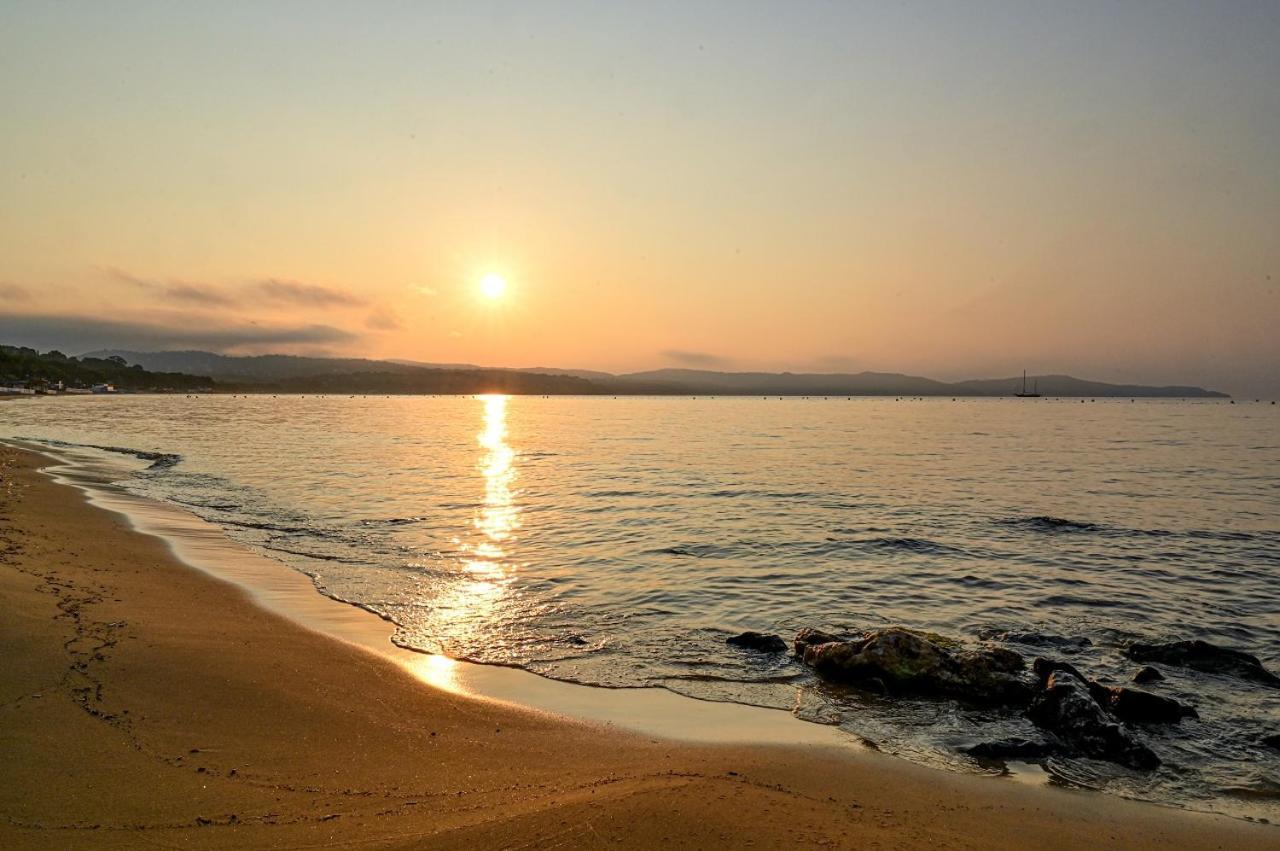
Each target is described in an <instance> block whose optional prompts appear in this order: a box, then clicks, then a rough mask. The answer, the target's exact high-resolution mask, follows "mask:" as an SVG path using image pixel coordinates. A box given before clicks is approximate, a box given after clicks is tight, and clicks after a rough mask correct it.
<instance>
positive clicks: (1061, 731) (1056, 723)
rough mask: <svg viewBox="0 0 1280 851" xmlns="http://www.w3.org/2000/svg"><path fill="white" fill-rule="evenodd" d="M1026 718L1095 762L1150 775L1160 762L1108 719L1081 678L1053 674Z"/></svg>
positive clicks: (1032, 703) (1067, 674)
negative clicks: (1117, 764) (1116, 765)
mask: <svg viewBox="0 0 1280 851" xmlns="http://www.w3.org/2000/svg"><path fill="white" fill-rule="evenodd" d="M1027 716H1028V717H1029V718H1030V719H1031V720H1032V721H1033V722H1034V723H1035V724H1036V725H1037V726H1039V727H1042V728H1043V729H1046V730H1049V731H1050V732H1052V733H1054V734H1055V735H1056V736H1058V737H1059V738H1061V739H1062V740H1063V741H1064V742H1065V743H1066V744H1068V745H1070V746H1071V747H1072V748H1074V749H1076V750H1078V751H1080V752H1081V753H1083V754H1084V755H1086V756H1091V757H1094V758H1095V759H1105V760H1108V761H1110V762H1115V763H1119V764H1120V765H1124V766H1128V767H1129V768H1136V769H1139V770H1142V771H1150V770H1151V769H1154V768H1156V767H1157V766H1159V765H1160V758H1159V757H1158V756H1156V755H1155V753H1154V752H1153V751H1152V750H1151V749H1150V748H1148V747H1147V746H1146V745H1144V744H1142V743H1141V742H1139V741H1138V740H1137V739H1136V738H1134V736H1133V735H1132V734H1131V733H1130V732H1129V731H1127V730H1125V729H1124V728H1123V727H1121V726H1120V725H1119V724H1117V723H1116V722H1115V721H1113V720H1112V719H1111V716H1109V715H1108V714H1107V712H1106V710H1104V709H1103V708H1102V706H1101V705H1100V704H1099V703H1098V702H1097V701H1096V700H1094V697H1093V695H1092V694H1090V690H1089V686H1088V684H1087V683H1086V682H1085V681H1084V679H1083V678H1081V677H1079V676H1078V675H1077V674H1075V673H1073V672H1071V671H1068V670H1054V671H1052V672H1051V673H1050V674H1049V678H1048V680H1047V681H1046V683H1045V687H1044V689H1043V690H1042V691H1040V692H1039V693H1038V694H1037V695H1036V696H1035V699H1034V700H1032V701H1031V706H1030V707H1029V708H1028V709H1027Z"/></svg>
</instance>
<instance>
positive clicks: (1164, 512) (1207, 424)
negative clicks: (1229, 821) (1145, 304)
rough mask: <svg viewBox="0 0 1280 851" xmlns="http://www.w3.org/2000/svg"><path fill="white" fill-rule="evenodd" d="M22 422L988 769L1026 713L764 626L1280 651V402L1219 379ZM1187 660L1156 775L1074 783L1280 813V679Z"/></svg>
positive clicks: (473, 616) (318, 569) (481, 634)
mask: <svg viewBox="0 0 1280 851" xmlns="http://www.w3.org/2000/svg"><path fill="white" fill-rule="evenodd" d="M0 435H4V436H22V437H29V438H41V439H51V440H61V441H67V442H71V443H76V444H94V445H101V446H113V447H120V448H126V449H130V450H141V451H147V452H156V453H163V454H165V455H172V456H173V457H172V458H168V457H166V458H161V459H160V460H159V461H158V462H157V463H155V464H153V465H152V467H151V468H150V469H148V470H146V471H144V472H141V473H139V474H138V475H136V476H135V477H134V478H133V479H132V480H131V481H130V482H129V485H128V486H129V487H130V488H131V489H134V490H136V491H138V492H140V493H143V494H146V495H149V496H153V497H156V498H159V499H164V500H168V501H171V502H175V503H179V504H181V505H183V506H186V507H187V508H189V509H191V510H192V511H194V512H196V513H198V514H200V515H201V516H203V517H205V518H206V519H209V520H211V521H214V522H216V523H218V524H220V525H222V526H223V527H224V528H226V529H227V530H228V532H229V533H230V534H231V535H233V536H234V537H236V538H238V539H240V540H242V541H245V542H247V543H249V544H251V545H253V546H255V547H258V548H260V549H262V550H263V551H265V552H267V553H268V554H270V555H272V556H274V557H276V558H278V559H279V560H281V561H283V562H285V563H286V564H288V565H290V566H291V567H294V568H296V569H298V570H301V571H304V572H306V573H307V574H309V575H310V576H312V577H313V578H314V580H315V583H316V585H317V587H318V588H319V589H320V590H321V591H322V592H323V593H325V594H328V595H331V596H333V597H336V598H339V599H342V600H346V601H350V602H353V603H357V604H359V605H361V606H364V607H367V608H369V609H372V610H374V611H376V612H378V613H380V614H383V615H385V616H386V617H388V618H390V619H391V620H392V621H394V622H395V623H396V624H397V625H398V631H397V634H396V640H397V641H398V642H399V643H402V644H404V645H406V646H409V647H413V648H419V649H423V650H431V651H440V652H444V653H447V654H449V655H452V656H455V657H458V658H464V659H469V660H474V661H479V662H487V663H501V664H513V665H519V666H523V667H525V668H528V669H529V670H531V671H535V672H537V673H540V674H543V675H546V676H549V677H555V678H558V679H564V680H571V681H576V682H582V683H588V684H593V685H601V686H613V687H625V686H640V685H659V686H664V687H667V688H670V689H673V690H675V691H678V692H682V693H685V694H689V695H692V696H695V697H701V698H710V699H721V700H736V701H743V702H750V703H755V704H760V705H766V706H775V707H778V708H781V709H787V710H792V711H795V712H798V713H799V714H800V715H801V716H802V717H805V718H808V719H811V720H815V721H820V722H824V723H838V724H840V725H842V726H843V727H844V728H846V729H848V730H849V731H850V732H851V733H854V734H857V735H860V736H863V737H865V738H867V739H870V740H872V741H874V742H876V743H877V744H878V745H879V746H880V747H881V748H882V749H884V750H887V751H891V752H896V753H900V754H903V755H906V756H909V757H911V758H915V759H919V760H922V761H925V762H930V763H934V764H943V765H948V766H953V767H965V768H972V769H975V770H977V769H978V766H976V765H975V764H973V763H971V762H969V761H968V759H967V757H964V756H962V755H960V754H959V753H958V749H959V748H960V747H962V746H965V745H969V744H973V743H976V742H978V741H982V740H987V739H994V738H999V737H1002V736H1007V735H1024V736H1034V735H1035V731H1034V729H1033V728H1032V727H1031V726H1030V725H1029V723H1028V722H1026V721H1025V720H1023V719H1022V718H1020V717H1019V716H1017V715H1016V714H1015V713H1009V712H1000V711H989V710H975V709H972V708H969V707H964V706H958V705H956V704H954V703H947V702H932V701H924V700H885V699H881V698H877V697H874V696H870V695H866V694H863V693H859V692H856V691H851V690H841V689H835V688H831V687H827V686H823V685H822V684H820V683H817V682H815V681H814V679H813V678H812V677H811V676H810V675H809V674H808V673H807V672H806V671H805V670H804V669H803V668H802V667H801V666H799V665H797V664H796V663H795V662H793V661H792V660H790V659H786V658H782V657H781V656H778V657H772V656H761V655H758V654H753V653H750V652H744V651H738V650H734V649H732V648H730V647H727V646H726V645H725V643H724V639H725V638H726V636H728V635H731V634H734V633H736V632H739V631H741V630H744V629H755V630H762V631H771V632H778V633H781V634H782V635H783V636H784V637H790V635H791V634H792V633H793V632H794V631H796V630H797V629H798V628H800V627H802V626H821V627H827V628H832V629H856V628H863V627H873V626H877V625H884V624H904V625H907V626H911V627H919V628H927V629H932V630H937V631H939V632H943V633H947V634H951V635H955V636H957V637H960V638H965V639H975V640H976V639H978V638H979V637H982V636H985V635H989V634H990V633H991V632H993V631H1005V630H1008V631H1014V632H1020V633H1029V632H1035V633H1041V634H1045V635H1048V636H1057V637H1063V638H1068V639H1077V638H1087V639H1089V641H1090V642H1091V643H1090V644H1089V646H1087V647H1084V648H1081V649H1053V648H1048V649H1046V648H1044V647H1032V646H1029V645H1016V644H1015V645H1013V646H1014V647H1015V649H1019V650H1021V651H1023V652H1024V653H1026V654H1027V655H1028V656H1030V655H1034V654H1036V653H1037V652H1038V653H1042V654H1045V655H1052V656H1057V657H1065V658H1069V659H1070V660H1071V661H1073V662H1074V663H1075V664H1076V665H1077V666H1079V667H1081V668H1082V669H1084V670H1085V671H1086V673H1090V674H1093V675H1095V676H1098V677H1100V678H1102V679H1104V680H1106V679H1109V680H1111V681H1114V682H1125V681H1127V680H1128V679H1129V677H1130V676H1131V675H1132V673H1133V671H1134V670H1135V669H1136V667H1137V666H1136V665H1134V664H1133V663H1130V662H1127V661H1126V660H1124V659H1123V658H1122V657H1121V655H1120V652H1119V649H1120V647H1121V646H1123V644H1124V643H1125V642H1127V641H1130V640H1134V639H1142V640H1166V639H1177V638H1188V637H1198V638H1205V639H1208V640H1210V641H1214V642H1218V643H1222V644H1226V645H1230V646H1234V647H1239V648H1243V649H1247V650H1249V651H1251V652H1253V653H1255V654H1256V655H1258V656H1260V657H1261V658H1262V659H1263V661H1264V663H1266V664H1267V665H1268V666H1269V667H1270V668H1271V669H1272V670H1274V671H1278V672H1280V407H1277V406H1270V405H1266V404H1253V403H1249V404H1237V405H1229V404H1227V403H1226V402H1222V401H1205V402H1178V401H1139V402H1134V403H1131V402H1129V401H1128V400H1109V401H1098V402H1085V403H1081V402H1080V401H1079V400H1054V399H1039V400H1012V399H1009V400H960V401H951V400H949V399H946V400H929V401H907V400H902V401H897V400H893V399H844V398H831V399H788V400H779V399H776V398H774V399H768V400H765V399H758V398H752V399H746V398H698V399H690V398H621V399H607V398H606V399H601V398H563V397H560V398H550V399H543V398H534V397H512V398H505V397H451V398H424V397H392V398H345V397H341V398H340V397H281V398H274V397H264V396H257V397H249V398H233V397H227V396H213V397H202V398H192V399H188V398H182V397H142V396H133V397H129V396H121V397H111V398H107V397H79V398H73V397H66V398H56V399H40V400H34V401H29V402H19V403H10V404H7V405H4V406H3V407H0ZM1162 667H1165V673H1166V674H1167V675H1168V676H1169V680H1168V682H1167V683H1164V684H1161V686H1159V690H1160V691H1162V692H1164V693H1167V694H1171V695H1173V696H1176V697H1179V698H1180V699H1183V700H1186V701H1189V702H1191V703H1193V704H1195V705H1197V706H1198V707H1199V709H1200V713H1201V716H1202V718H1201V720H1199V721H1194V720H1189V721H1185V722H1183V723H1182V724H1181V725H1180V726H1178V727H1171V728H1163V729H1154V730H1152V731H1150V732H1147V733H1145V734H1144V735H1145V737H1146V740H1147V741H1148V743H1149V744H1150V745H1151V746H1152V747H1153V748H1154V749H1155V750H1156V751H1157V752H1158V753H1159V754H1160V756H1161V757H1162V758H1163V759H1164V762H1165V765H1164V767H1162V768H1161V769H1160V770H1159V771H1157V772H1155V773H1154V774H1151V775H1142V774H1138V773H1133V772H1129V771H1126V770H1124V769H1119V768H1116V767H1115V766H1111V765H1108V764H1105V763H1097V762H1093V761H1088V760H1055V761H1053V762H1051V763H1050V765H1049V770H1050V772H1051V774H1052V775H1053V776H1054V777H1055V778H1057V779H1059V780H1062V781H1064V782H1070V783H1075V784H1080V785H1087V786H1093V787H1098V788H1104V789H1107V790H1110V791H1114V792H1119V793H1121V794H1128V795H1136V796H1141V797H1147V798H1154V799H1157V800H1164V801H1171V802H1177V803H1183V804H1189V805H1192V806H1197V807H1205V808H1213V809H1219V810H1223V811H1227V812H1236V813H1240V814H1254V815H1256V814H1258V813H1266V814H1269V815H1271V817H1272V819H1273V820H1274V818H1275V816H1276V815H1277V813H1280V753H1277V752H1275V751H1274V750H1269V749H1267V748H1266V747H1264V746H1263V745H1261V744H1260V742H1259V738H1260V736H1261V734H1263V733H1274V732H1280V690H1269V689H1265V688H1263V687H1260V686H1257V685H1252V684H1248V683H1245V682H1242V681H1238V680H1234V679H1230V678H1224V677H1215V676H1211V675H1206V674H1198V673H1189V672H1185V671H1179V670H1178V669H1176V668H1172V667H1167V666H1162Z"/></svg>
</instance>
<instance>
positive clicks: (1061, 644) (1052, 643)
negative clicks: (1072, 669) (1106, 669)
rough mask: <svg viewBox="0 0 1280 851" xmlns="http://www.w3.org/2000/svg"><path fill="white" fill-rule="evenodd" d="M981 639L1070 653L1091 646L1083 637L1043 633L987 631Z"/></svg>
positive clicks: (1091, 643)
mask: <svg viewBox="0 0 1280 851" xmlns="http://www.w3.org/2000/svg"><path fill="white" fill-rule="evenodd" d="M981 637H982V638H985V639H988V640H990V641H1007V642H1010V643H1013V644H1026V645H1028V646H1030V647H1052V648H1054V649H1055V650H1062V651H1064V652H1068V653H1069V652H1071V651H1074V650H1083V649H1084V648H1086V647H1091V646H1093V642H1092V641H1090V640H1089V639H1088V638H1086V637H1085V636H1083V635H1049V634H1048V633H1043V632H1004V631H1002V630H987V631H985V632H983V633H981Z"/></svg>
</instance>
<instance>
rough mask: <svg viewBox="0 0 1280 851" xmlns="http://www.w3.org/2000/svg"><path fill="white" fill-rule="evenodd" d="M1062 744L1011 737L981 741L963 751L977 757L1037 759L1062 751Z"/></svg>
mask: <svg viewBox="0 0 1280 851" xmlns="http://www.w3.org/2000/svg"><path fill="white" fill-rule="evenodd" d="M1062 750H1063V748H1062V745H1059V744H1056V743H1054V742H1047V741H1035V740H1032V739H1023V738H1018V737H1016V736H1015V737H1013V738H1009V739H998V740H996V741H994V742H981V743H979V744H976V745H974V746H973V747H969V748H965V749H964V752H965V753H967V754H969V755H970V756H973V757H976V758H978V759H990V760H1005V759H1015V760H1039V759H1045V758H1047V757H1051V756H1054V755H1056V754H1060V753H1062Z"/></svg>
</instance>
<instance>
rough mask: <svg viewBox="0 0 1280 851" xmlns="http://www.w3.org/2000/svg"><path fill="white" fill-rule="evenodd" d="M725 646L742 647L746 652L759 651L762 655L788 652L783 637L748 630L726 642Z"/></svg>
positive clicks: (727, 639)
mask: <svg viewBox="0 0 1280 851" xmlns="http://www.w3.org/2000/svg"><path fill="white" fill-rule="evenodd" d="M724 643H725V644H731V645H733V646H734V647H741V648H742V649H744V650H758V651H760V652H761V653H785V652H786V650H787V642H785V641H783V640H782V636H780V635H774V634H773V633H765V632H751V631H750V630H748V631H747V632H744V633H742V634H740V635H734V636H732V637H730V638H726V639H725V640H724Z"/></svg>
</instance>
